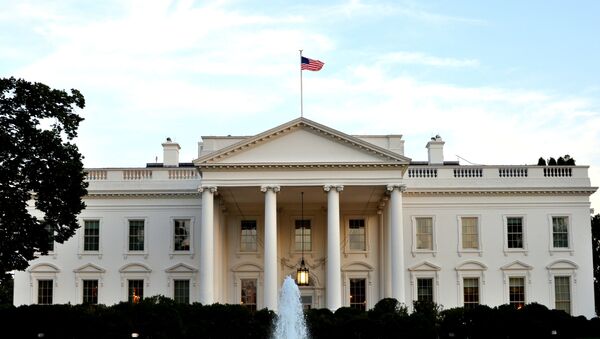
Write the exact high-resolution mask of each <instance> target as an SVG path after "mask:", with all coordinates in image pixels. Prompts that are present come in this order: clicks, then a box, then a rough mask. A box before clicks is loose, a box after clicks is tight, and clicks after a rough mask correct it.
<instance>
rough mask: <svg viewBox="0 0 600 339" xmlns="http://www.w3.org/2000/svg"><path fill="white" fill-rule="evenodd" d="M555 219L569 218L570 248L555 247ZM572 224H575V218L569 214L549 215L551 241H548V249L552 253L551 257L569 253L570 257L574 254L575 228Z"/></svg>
mask: <svg viewBox="0 0 600 339" xmlns="http://www.w3.org/2000/svg"><path fill="white" fill-rule="evenodd" d="M554 217H565V218H567V235H568V237H569V240H568V243H569V244H568V245H569V247H554V224H553V222H552V218H554ZM572 223H573V216H572V215H571V214H569V213H553V214H548V230H549V232H550V233H549V241H548V248H549V251H550V255H554V254H557V253H559V254H560V253H569V254H570V255H573V254H574V251H575V249H574V247H573V237H574V234H573V230H574V228H573V227H572Z"/></svg>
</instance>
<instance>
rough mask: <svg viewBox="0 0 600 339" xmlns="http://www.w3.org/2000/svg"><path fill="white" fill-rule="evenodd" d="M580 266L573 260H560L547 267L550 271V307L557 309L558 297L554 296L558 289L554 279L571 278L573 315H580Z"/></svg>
mask: <svg viewBox="0 0 600 339" xmlns="http://www.w3.org/2000/svg"><path fill="white" fill-rule="evenodd" d="M578 269H579V266H578V265H577V264H576V263H574V262H573V261H571V260H567V259H558V260H555V261H553V262H552V263H550V264H549V265H548V266H546V270H547V271H548V285H549V286H548V288H549V290H550V291H549V294H550V307H551V308H552V309H555V307H556V296H555V295H554V293H555V291H554V289H555V288H556V287H555V286H554V277H556V276H559V277H570V279H569V280H570V281H569V283H570V284H571V286H570V287H571V291H570V292H571V315H576V314H579V313H580V312H579V311H578V308H577V307H578V304H577V288H576V287H577V270H578Z"/></svg>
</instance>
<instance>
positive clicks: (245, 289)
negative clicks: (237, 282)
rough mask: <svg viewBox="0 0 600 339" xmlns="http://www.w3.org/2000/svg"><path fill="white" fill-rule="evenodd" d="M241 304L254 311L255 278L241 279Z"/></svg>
mask: <svg viewBox="0 0 600 339" xmlns="http://www.w3.org/2000/svg"><path fill="white" fill-rule="evenodd" d="M241 283H242V284H241V285H242V300H241V304H242V305H244V306H246V307H248V308H249V309H250V310H251V311H256V279H242V280H241Z"/></svg>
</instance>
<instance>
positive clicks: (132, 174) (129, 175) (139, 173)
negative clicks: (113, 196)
mask: <svg viewBox="0 0 600 339" xmlns="http://www.w3.org/2000/svg"><path fill="white" fill-rule="evenodd" d="M145 179H152V170H147V169H134V170H123V180H145Z"/></svg>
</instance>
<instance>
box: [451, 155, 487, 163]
mask: <svg viewBox="0 0 600 339" xmlns="http://www.w3.org/2000/svg"><path fill="white" fill-rule="evenodd" d="M456 157H457V158H459V159H461V160H464V161H465V162H468V163H469V165H476V166H480V165H481V164H475V163H472V162H470V161H469V160H467V159H465V158H463V157H461V156H460V155H458V154H456Z"/></svg>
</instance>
